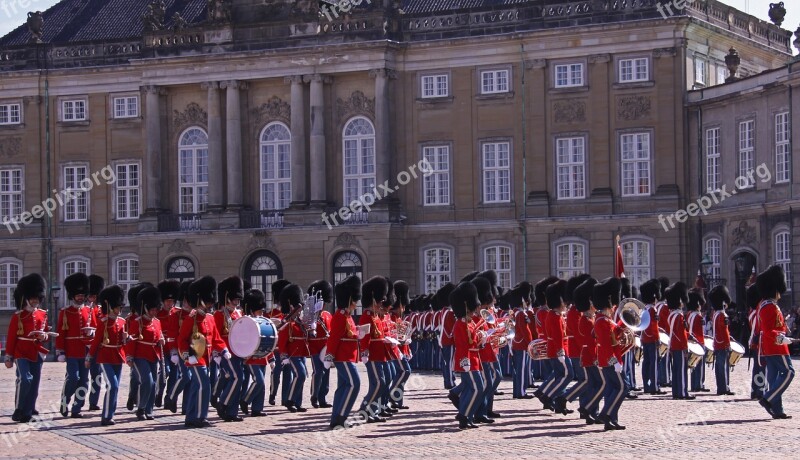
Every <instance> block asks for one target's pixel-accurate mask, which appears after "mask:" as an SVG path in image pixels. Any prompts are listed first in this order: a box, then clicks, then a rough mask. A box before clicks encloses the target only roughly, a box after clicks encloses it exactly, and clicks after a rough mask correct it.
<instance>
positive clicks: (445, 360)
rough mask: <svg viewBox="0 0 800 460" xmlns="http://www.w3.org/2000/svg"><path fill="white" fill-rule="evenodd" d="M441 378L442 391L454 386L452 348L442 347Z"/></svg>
mask: <svg viewBox="0 0 800 460" xmlns="http://www.w3.org/2000/svg"><path fill="white" fill-rule="evenodd" d="M442 377H443V378H444V389H445V390H449V389H451V388H453V387H454V386H456V373H455V372H453V346H452V345H448V346H446V347H442Z"/></svg>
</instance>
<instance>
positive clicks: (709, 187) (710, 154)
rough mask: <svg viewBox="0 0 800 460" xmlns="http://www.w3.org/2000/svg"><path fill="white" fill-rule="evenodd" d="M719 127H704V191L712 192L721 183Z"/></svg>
mask: <svg viewBox="0 0 800 460" xmlns="http://www.w3.org/2000/svg"><path fill="white" fill-rule="evenodd" d="M720 132H721V130H720V128H719V127H715V128H708V129H706V136H705V139H706V191H707V192H712V191H714V190H717V189H718V188H720V186H721V185H722V167H721V164H720V162H721V161H722V157H721V153H720V152H721V148H720V146H721V144H720V142H721V138H720Z"/></svg>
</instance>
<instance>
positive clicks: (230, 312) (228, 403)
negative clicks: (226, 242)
mask: <svg viewBox="0 0 800 460" xmlns="http://www.w3.org/2000/svg"><path fill="white" fill-rule="evenodd" d="M217 294H218V295H219V303H220V306H221V307H220V309H219V310H218V311H216V312H214V323H215V325H216V326H217V331H219V335H220V337H222V340H223V341H224V342H225V348H228V349H230V342H229V337H230V331H231V327H232V326H233V322H234V321H236V320H237V319H239V318H241V317H242V311H241V310H240V309H239V303H240V302H241V301H242V298H243V297H244V283H243V282H242V279H241V278H239V277H238V276H231V277H229V278H225V279H224V280H222V281H220V283H219V285H218V286H217ZM243 366H244V359H242V358H240V357H238V356H236V355H233V354H229V355H228V356H227V357H224V358H222V360H221V361H220V363H219V368H220V376H219V378H218V380H217V384H218V389H219V395H218V402H217V414H219V416H220V418H221V419H222V420H223V421H225V422H241V421H242V420H244V419H243V418H242V417H240V416H239V402H240V399H241V397H242V393H243V391H244V388H242V386H243V384H244V370H243ZM223 374H224V375H225V376H226V377H225V378H223ZM212 400H213V398H212Z"/></svg>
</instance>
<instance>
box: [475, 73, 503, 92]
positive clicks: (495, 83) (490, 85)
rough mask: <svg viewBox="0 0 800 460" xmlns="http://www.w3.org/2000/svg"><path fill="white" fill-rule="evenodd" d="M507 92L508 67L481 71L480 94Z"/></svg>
mask: <svg viewBox="0 0 800 460" xmlns="http://www.w3.org/2000/svg"><path fill="white" fill-rule="evenodd" d="M507 92H508V69H503V70H484V71H482V72H481V94H496V93H507Z"/></svg>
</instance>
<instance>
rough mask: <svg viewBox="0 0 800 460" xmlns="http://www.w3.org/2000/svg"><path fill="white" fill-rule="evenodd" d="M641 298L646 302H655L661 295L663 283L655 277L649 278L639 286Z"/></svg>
mask: <svg viewBox="0 0 800 460" xmlns="http://www.w3.org/2000/svg"><path fill="white" fill-rule="evenodd" d="M639 294H640V297H639V300H641V301H642V302H644V303H648V304H649V303H655V302H656V301H658V299H659V298H660V297H661V283H659V282H658V280H657V279H655V278H653V279H651V280H647V281H645V282H644V283H642V285H641V286H640V287H639Z"/></svg>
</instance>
